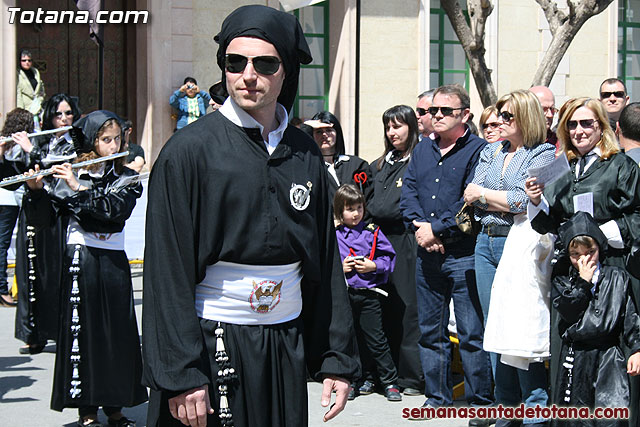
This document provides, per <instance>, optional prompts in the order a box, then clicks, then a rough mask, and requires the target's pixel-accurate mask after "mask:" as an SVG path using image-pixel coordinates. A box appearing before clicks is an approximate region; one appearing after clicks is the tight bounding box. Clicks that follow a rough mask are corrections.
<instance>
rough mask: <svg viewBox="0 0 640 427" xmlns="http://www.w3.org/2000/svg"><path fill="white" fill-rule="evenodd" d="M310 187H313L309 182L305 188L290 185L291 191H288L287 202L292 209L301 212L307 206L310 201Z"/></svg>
mask: <svg viewBox="0 0 640 427" xmlns="http://www.w3.org/2000/svg"><path fill="white" fill-rule="evenodd" d="M311 187H313V184H312V183H311V181H307V188H305V187H304V186H303V185H301V184H295V183H294V184H291V190H289V201H290V202H291V206H293V208H294V209H296V210H299V211H303V210H305V209H306V208H307V207H308V206H309V201H310V200H311V197H310V193H311Z"/></svg>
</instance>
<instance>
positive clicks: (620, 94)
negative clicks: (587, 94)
mask: <svg viewBox="0 0 640 427" xmlns="http://www.w3.org/2000/svg"><path fill="white" fill-rule="evenodd" d="M600 102H602V105H604V108H605V109H606V110H607V113H608V114H609V124H610V125H611V129H615V128H616V123H618V119H619V118H620V113H622V110H623V109H624V107H625V106H626V105H627V103H628V102H629V96H628V95H627V86H625V84H624V82H623V81H622V80H620V79H616V78H610V79H606V80H605V81H603V82H602V84H600Z"/></svg>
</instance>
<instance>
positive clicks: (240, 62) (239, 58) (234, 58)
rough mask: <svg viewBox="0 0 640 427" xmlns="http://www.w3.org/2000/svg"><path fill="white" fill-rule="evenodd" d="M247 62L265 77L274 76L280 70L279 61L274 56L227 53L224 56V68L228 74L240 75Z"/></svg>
mask: <svg viewBox="0 0 640 427" xmlns="http://www.w3.org/2000/svg"><path fill="white" fill-rule="evenodd" d="M247 62H251V64H253V68H254V69H255V70H256V71H257V72H258V73H260V74H263V75H265V76H270V75H272V74H275V73H276V72H278V69H280V60H279V59H278V58H276V57H275V56H243V55H238V54H237V53H229V54H227V55H226V56H225V61H224V67H225V69H226V70H227V71H228V72H230V73H241V72H243V71H244V69H245V67H246V66H247Z"/></svg>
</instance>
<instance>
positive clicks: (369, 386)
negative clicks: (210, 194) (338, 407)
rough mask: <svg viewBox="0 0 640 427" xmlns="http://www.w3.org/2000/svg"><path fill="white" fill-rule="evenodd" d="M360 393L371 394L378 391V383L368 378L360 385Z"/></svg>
mask: <svg viewBox="0 0 640 427" xmlns="http://www.w3.org/2000/svg"><path fill="white" fill-rule="evenodd" d="M359 391H360V394H371V393H373V392H374V391H376V385H375V384H374V383H373V382H371V381H369V380H366V381H365V382H364V383H363V384H362V385H361V386H360V390H359Z"/></svg>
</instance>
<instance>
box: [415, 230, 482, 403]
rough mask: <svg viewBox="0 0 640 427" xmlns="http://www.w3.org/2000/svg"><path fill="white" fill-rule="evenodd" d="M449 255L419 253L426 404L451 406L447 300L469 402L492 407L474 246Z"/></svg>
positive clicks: (456, 249)
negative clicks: (458, 344) (476, 281)
mask: <svg viewBox="0 0 640 427" xmlns="http://www.w3.org/2000/svg"><path fill="white" fill-rule="evenodd" d="M445 250H446V252H445V254H440V253H439V252H437V253H436V252H432V253H428V252H427V251H425V250H424V249H422V248H418V259H417V262H416V292H417V297H418V321H419V326H420V334H421V337H420V343H419V344H420V345H419V349H420V359H421V362H422V369H423V371H424V380H425V396H426V397H427V401H426V403H427V404H430V405H432V406H434V407H439V406H449V405H451V404H452V403H453V382H452V378H451V347H452V344H451V342H450V341H449V332H448V328H447V326H448V323H449V301H450V300H451V298H453V306H454V312H455V316H456V327H457V329H458V338H459V340H460V356H461V359H462V366H463V369H464V376H465V387H464V389H465V395H466V396H465V397H466V399H467V402H468V403H469V404H470V405H474V406H475V405H478V406H480V405H490V404H491V403H492V402H493V399H492V396H491V365H490V362H489V356H488V355H487V353H486V352H485V351H484V350H483V349H482V336H483V334H484V327H483V325H482V314H481V309H480V303H479V301H478V293H477V290H476V283H475V273H474V269H473V263H474V262H473V245H469V244H467V243H465V242H462V243H461V244H459V245H455V244H454V245H451V246H450V247H446V248H445Z"/></svg>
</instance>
